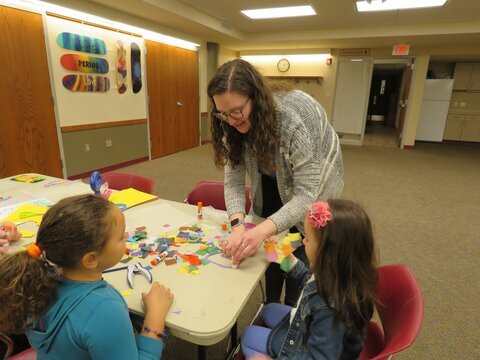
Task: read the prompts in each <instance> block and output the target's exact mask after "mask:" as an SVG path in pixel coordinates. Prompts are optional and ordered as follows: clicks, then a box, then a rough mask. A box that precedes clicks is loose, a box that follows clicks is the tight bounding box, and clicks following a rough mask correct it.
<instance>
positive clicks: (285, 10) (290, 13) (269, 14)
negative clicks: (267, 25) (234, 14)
mask: <svg viewBox="0 0 480 360" xmlns="http://www.w3.org/2000/svg"><path fill="white" fill-rule="evenodd" d="M241 12H242V13H243V14H244V15H246V16H248V17H249V18H250V19H276V18H286V17H297V16H311V15H317V13H316V12H315V10H313V8H312V7H311V6H310V5H306V6H289V7H277V8H267V9H252V10H242V11H241Z"/></svg>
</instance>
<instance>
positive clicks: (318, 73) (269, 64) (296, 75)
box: [241, 49, 337, 121]
mask: <svg viewBox="0 0 480 360" xmlns="http://www.w3.org/2000/svg"><path fill="white" fill-rule="evenodd" d="M320 51H325V49H322V50H320ZM278 52H279V51H278ZM278 52H277V53H278ZM314 52H315V50H312V53H310V54H295V53H292V54H284V55H275V56H271V55H267V56H265V57H259V55H260V56H261V55H262V54H264V52H263V53H262V52H254V51H250V52H245V53H244V52H242V53H241V56H242V58H244V59H245V60H246V61H249V62H250V63H252V64H253V65H255V66H256V67H257V68H258V69H259V70H260V72H261V73H262V74H263V75H264V76H267V77H274V78H275V79H282V78H285V79H286V80H288V81H289V82H291V83H292V84H293V85H294V86H295V87H297V88H300V89H302V90H306V91H307V92H308V93H311V94H313V95H314V97H315V98H316V99H317V100H318V101H319V102H320V104H322V106H323V107H324V108H325V111H326V113H327V116H328V118H329V120H330V121H331V119H332V115H333V114H332V111H333V94H334V90H335V82H336V71H337V61H336V59H335V58H334V59H333V63H332V64H331V65H327V64H326V59H327V58H328V57H331V56H330V54H325V53H324V54H319V53H317V54H316V55H315V54H314ZM298 55H307V57H304V56H298ZM282 58H285V59H287V60H289V62H290V68H289V70H288V71H286V72H280V71H278V69H277V63H278V61H279V60H280V59H282ZM302 77H312V78H311V79H307V78H302ZM317 79H320V80H319V81H317ZM307 82H308V84H307Z"/></svg>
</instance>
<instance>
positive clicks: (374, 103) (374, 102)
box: [373, 95, 377, 105]
mask: <svg viewBox="0 0 480 360" xmlns="http://www.w3.org/2000/svg"><path fill="white" fill-rule="evenodd" d="M376 104H377V95H375V96H374V97H373V105H376Z"/></svg>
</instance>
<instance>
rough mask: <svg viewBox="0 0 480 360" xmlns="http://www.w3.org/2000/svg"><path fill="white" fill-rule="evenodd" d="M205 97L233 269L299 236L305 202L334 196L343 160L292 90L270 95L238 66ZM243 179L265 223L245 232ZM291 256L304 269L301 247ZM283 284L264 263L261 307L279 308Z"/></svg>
mask: <svg viewBox="0 0 480 360" xmlns="http://www.w3.org/2000/svg"><path fill="white" fill-rule="evenodd" d="M208 96H209V97H210V99H211V101H212V105H213V106H212V112H211V117H212V142H213V148H214V157H215V164H216V165H217V167H219V168H224V171H225V202H226V205H227V212H228V214H229V218H230V221H231V226H232V232H231V234H230V235H229V236H228V237H227V239H226V241H225V243H222V244H220V245H221V246H222V247H223V249H224V251H225V252H226V253H227V254H229V255H232V257H233V261H234V262H235V263H238V262H240V261H241V260H242V259H244V258H246V257H248V256H251V255H253V254H254V253H255V252H256V251H257V250H258V248H259V247H260V245H261V243H262V242H263V241H264V240H265V239H267V238H269V237H270V236H272V235H275V234H277V233H279V232H282V231H284V230H287V229H290V228H292V227H296V228H298V230H300V232H302V233H304V229H303V224H302V221H303V219H304V217H305V204H310V203H313V202H315V201H318V200H326V199H328V198H335V197H338V196H339V195H340V193H341V191H342V189H343V161H342V154H341V150H340V144H339V140H338V136H337V134H336V133H335V131H334V130H333V128H332V127H331V126H330V124H329V122H328V121H327V117H326V115H325V111H324V109H323V108H322V106H321V105H320V104H319V103H318V102H317V101H316V100H315V99H313V98H312V97H311V96H309V95H307V94H305V93H303V92H301V91H298V90H291V89H290V90H288V89H283V90H282V89H280V90H278V91H275V92H273V91H272V90H271V89H270V88H269V86H268V85H267V84H266V83H265V80H264V79H263V77H262V75H261V74H260V73H259V72H258V71H257V70H256V69H255V68H254V67H253V66H252V65H251V64H250V63H248V62H246V61H244V60H241V59H235V60H232V61H230V62H227V63H225V64H223V65H222V66H221V67H220V68H219V69H218V70H217V72H216V74H215V75H214V77H213V78H212V80H211V81H210V83H209V85H208ZM246 174H248V176H249V178H250V185H251V198H252V199H251V200H252V208H253V211H254V212H255V214H257V215H260V216H262V217H264V218H266V219H265V220H264V221H263V222H262V223H260V224H259V225H257V226H256V227H255V228H253V229H250V230H246V229H245V226H244V225H243V221H244V217H245V214H244V211H245V210H244V209H245V195H244V191H245V190H244V189H245V176H246ZM293 230H296V229H293ZM295 256H296V257H298V258H300V259H302V260H304V262H305V263H306V264H307V265H308V260H307V259H306V256H305V250H304V248H303V246H302V247H300V248H298V249H297V250H296V252H295ZM283 281H284V276H283V272H282V271H281V269H280V268H279V265H278V264H271V265H270V266H269V268H268V270H267V272H266V288H267V302H279V300H280V294H281V291H282V287H283ZM299 291H300V289H299V288H298V285H297V284H294V283H292V284H289V283H288V282H287V289H286V297H285V304H287V305H294V304H295V302H296V300H297V298H298V295H299Z"/></svg>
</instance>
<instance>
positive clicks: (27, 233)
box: [20, 230, 35, 239]
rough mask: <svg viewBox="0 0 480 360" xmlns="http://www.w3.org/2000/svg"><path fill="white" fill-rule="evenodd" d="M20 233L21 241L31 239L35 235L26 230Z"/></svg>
mask: <svg viewBox="0 0 480 360" xmlns="http://www.w3.org/2000/svg"><path fill="white" fill-rule="evenodd" d="M20 231H21V232H22V239H27V238H31V237H33V236H34V235H35V233H34V232H32V231H28V230H20Z"/></svg>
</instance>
